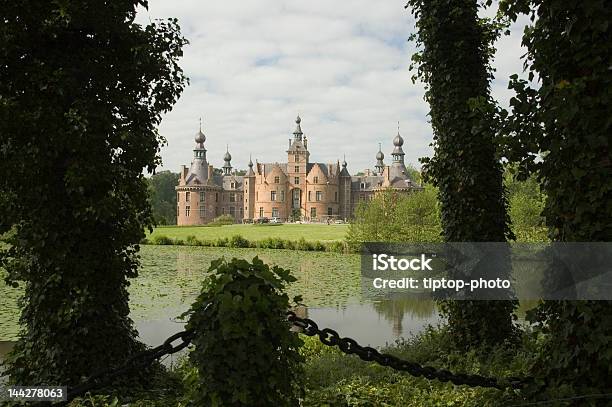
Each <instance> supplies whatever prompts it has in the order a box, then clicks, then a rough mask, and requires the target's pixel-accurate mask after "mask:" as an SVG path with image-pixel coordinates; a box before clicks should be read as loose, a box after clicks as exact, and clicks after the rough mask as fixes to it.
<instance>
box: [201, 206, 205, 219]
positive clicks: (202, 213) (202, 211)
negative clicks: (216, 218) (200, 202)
mask: <svg viewBox="0 0 612 407" xmlns="http://www.w3.org/2000/svg"><path fill="white" fill-rule="evenodd" d="M205 217H206V207H205V206H200V218H205Z"/></svg>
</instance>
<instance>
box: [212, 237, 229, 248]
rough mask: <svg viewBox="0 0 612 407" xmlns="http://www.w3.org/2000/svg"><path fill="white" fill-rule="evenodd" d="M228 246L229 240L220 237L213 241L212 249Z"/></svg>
mask: <svg viewBox="0 0 612 407" xmlns="http://www.w3.org/2000/svg"><path fill="white" fill-rule="evenodd" d="M228 244H229V240H228V238H227V237H220V238H218V239H217V240H215V241H214V244H213V246H214V247H227V245H228Z"/></svg>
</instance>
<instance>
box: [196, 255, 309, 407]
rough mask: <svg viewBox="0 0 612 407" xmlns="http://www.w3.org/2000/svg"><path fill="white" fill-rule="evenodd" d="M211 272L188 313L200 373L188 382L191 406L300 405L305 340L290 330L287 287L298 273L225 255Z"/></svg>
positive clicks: (211, 267)
mask: <svg viewBox="0 0 612 407" xmlns="http://www.w3.org/2000/svg"><path fill="white" fill-rule="evenodd" d="M209 272H210V273H211V274H210V275H208V276H207V278H206V279H205V280H204V283H203V287H202V293H201V294H200V295H199V297H198V298H197V300H196V301H195V303H194V304H193V306H192V307H191V310H190V311H189V312H188V313H187V315H190V318H189V322H188V324H187V329H193V330H195V332H196V337H195V338H194V339H193V341H192V344H193V345H194V346H195V348H194V349H193V351H192V352H191V353H190V354H189V359H190V361H191V363H192V364H193V365H194V366H195V367H196V368H197V372H198V374H197V377H194V378H191V379H190V380H191V383H189V386H188V387H189V388H190V389H191V391H190V395H189V401H190V404H189V405H194V406H296V405H298V404H299V402H298V400H299V397H301V396H302V395H303V394H302V393H303V390H302V386H301V384H300V383H301V377H302V362H303V358H302V356H301V355H300V354H299V352H298V349H299V347H300V346H301V345H302V344H303V343H302V340H301V339H300V338H299V335H298V334H297V333H296V332H291V331H290V324H289V322H288V321H287V319H286V316H285V314H286V312H287V310H288V309H289V306H290V303H289V297H288V296H287V294H286V293H285V292H284V289H285V287H286V285H287V284H288V283H291V282H293V281H296V279H295V277H293V276H291V274H290V273H289V271H288V270H284V269H282V268H280V267H277V266H274V267H272V268H270V267H269V266H268V265H266V264H264V263H263V262H262V261H261V260H259V259H258V258H257V257H255V258H254V259H253V262H252V263H249V262H247V261H246V260H239V259H236V258H234V259H232V260H231V261H229V262H227V261H225V260H224V259H218V260H215V261H213V262H212V263H211V266H210V269H209ZM294 301H295V302H296V303H297V302H298V301H300V298H299V297H296V298H295V299H294Z"/></svg>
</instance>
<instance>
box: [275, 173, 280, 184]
mask: <svg viewBox="0 0 612 407" xmlns="http://www.w3.org/2000/svg"><path fill="white" fill-rule="evenodd" d="M279 182H280V177H279V176H278V175H277V176H276V177H274V183H275V184H278V183H279Z"/></svg>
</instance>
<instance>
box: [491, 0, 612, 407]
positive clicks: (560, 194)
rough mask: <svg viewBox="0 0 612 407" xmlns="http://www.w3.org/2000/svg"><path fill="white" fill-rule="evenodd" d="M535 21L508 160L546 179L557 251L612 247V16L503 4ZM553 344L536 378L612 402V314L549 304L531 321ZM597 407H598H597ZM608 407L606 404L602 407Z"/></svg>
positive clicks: (595, 6) (526, 38) (557, 6)
mask: <svg viewBox="0 0 612 407" xmlns="http://www.w3.org/2000/svg"><path fill="white" fill-rule="evenodd" d="M501 10H502V12H503V13H505V15H506V16H507V17H509V18H510V19H512V20H515V19H516V18H517V16H518V15H519V14H521V13H522V14H526V15H529V16H530V18H531V21H532V23H531V24H530V25H529V26H528V27H527V28H526V29H525V31H524V34H523V44H524V46H525V47H526V48H527V50H528V53H527V58H526V61H525V62H526V67H527V74H528V77H529V79H534V78H536V77H537V78H539V82H538V84H537V87H536V88H533V87H531V86H530V83H529V82H528V81H526V80H524V79H519V77H518V75H515V76H513V77H512V81H511V87H512V88H513V89H514V90H515V92H516V95H515V97H514V98H512V100H511V107H512V115H511V117H510V120H509V127H508V129H507V130H508V132H507V133H506V135H507V147H508V151H507V154H508V158H509V159H510V160H512V161H515V162H517V163H519V164H520V165H519V168H522V169H523V171H524V173H525V174H528V173H530V172H531V173H537V174H539V180H540V183H541V186H542V190H543V191H544V192H545V193H546V195H547V200H546V204H545V207H544V215H545V218H546V223H547V226H548V227H549V230H550V237H551V239H553V240H554V241H562V242H601V241H604V242H610V241H612V164H611V163H612V146H611V144H612V138H611V137H610V134H611V130H612V120H611V118H612V92H611V91H610V90H611V89H612V70H611V69H610V55H611V51H612V30H611V27H610V21H612V7H610V4H609V2H605V1H601V0H583V1H580V2H568V1H565V0H517V1H504V2H502V4H501ZM530 319H531V321H532V322H534V323H536V324H537V326H538V328H539V329H538V332H539V333H541V334H543V338H545V341H544V346H543V348H542V350H541V353H540V354H539V363H538V365H537V370H536V373H537V374H538V375H539V376H540V377H541V378H542V380H543V381H545V382H548V383H549V384H556V385H558V386H560V387H561V388H565V389H569V390H568V391H570V390H571V391H570V393H574V394H575V393H580V394H584V393H589V392H597V393H606V392H607V393H609V392H612V381H611V380H610V377H612V352H611V351H610V349H611V347H612V304H611V302H609V301H573V302H570V301H564V302H554V301H546V302H544V303H543V304H542V305H541V306H540V307H539V308H538V309H537V310H536V311H535V312H533V313H532V314H531V316H530ZM593 405H595V404H593ZM601 405H603V404H601Z"/></svg>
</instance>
